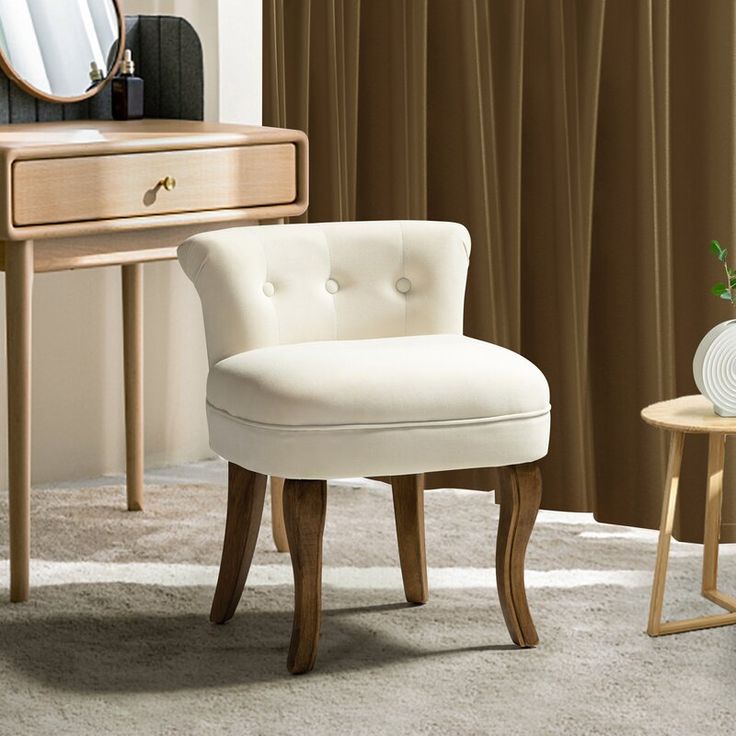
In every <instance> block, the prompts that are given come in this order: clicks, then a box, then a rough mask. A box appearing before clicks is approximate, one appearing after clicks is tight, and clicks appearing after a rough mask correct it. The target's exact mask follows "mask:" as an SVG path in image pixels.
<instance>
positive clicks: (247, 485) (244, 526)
mask: <svg viewBox="0 0 736 736" xmlns="http://www.w3.org/2000/svg"><path fill="white" fill-rule="evenodd" d="M265 497H266V476H265V475H261V474H260V473H254V472H252V471H250V470H246V469H245V468H241V467H240V466H239V465H236V464H235V463H229V464H228V481H227V520H226V522H225V541H224V542H223V544H222V561H221V562H220V574H219V576H218V578H217V589H216V590H215V598H214V600H213V601H212V610H211V612H210V621H212V623H215V624H224V623H225V622H226V621H229V620H230V619H231V618H232V617H233V614H234V613H235V609H236V608H237V607H238V603H239V602H240V596H241V595H242V594H243V587H244V586H245V580H246V578H247V577H248V571H249V570H250V563H251V562H252V560H253V552H254V551H255V548H256V541H257V539H258V529H259V527H260V524H261V517H262V516H263V502H264V500H265Z"/></svg>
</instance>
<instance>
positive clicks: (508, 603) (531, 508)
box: [496, 463, 542, 647]
mask: <svg viewBox="0 0 736 736" xmlns="http://www.w3.org/2000/svg"><path fill="white" fill-rule="evenodd" d="M500 477H501V514H500V519H499V523H498V539H497V542H496V581H497V585H498V597H499V599H500V601H501V609H502V610H503V616H504V618H505V619H506V626H507V627H508V630H509V634H510V635H511V638H512V639H513V641H514V643H515V644H517V645H518V646H520V647H533V646H535V645H536V644H537V643H538V642H539V637H538V636H537V631H536V629H535V628H534V621H532V616H531V613H529V606H528V604H527V600H526V589H525V587H524V557H525V555H526V547H527V543H528V542H529V537H530V536H531V533H532V529H533V527H534V521H535V519H536V518H537V512H538V511H539V504H540V502H541V500H542V475H541V473H540V471H539V467H538V466H537V465H536V463H528V464H525V465H512V466H509V467H508V468H504V469H503V470H502V472H501V473H500Z"/></svg>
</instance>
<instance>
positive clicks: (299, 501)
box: [283, 479, 327, 675]
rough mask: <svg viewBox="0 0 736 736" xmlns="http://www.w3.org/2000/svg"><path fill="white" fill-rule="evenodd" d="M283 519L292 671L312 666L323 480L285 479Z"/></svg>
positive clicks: (319, 593)
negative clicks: (290, 580)
mask: <svg viewBox="0 0 736 736" xmlns="http://www.w3.org/2000/svg"><path fill="white" fill-rule="evenodd" d="M283 500H284V523H285V526H286V536H287V539H288V542H289V552H290V553H291V565H292V568H293V570H294V624H293V627H292V630H291V645H290V646H289V658H288V661H287V664H288V667H289V672H291V673H292V674H294V675H298V674H301V673H303V672H309V670H311V669H312V667H314V662H315V660H316V659H317V649H318V647H319V629H320V616H321V611H322V533H323V531H324V528H325V510H326V508H327V483H326V482H325V481H323V480H291V479H287V480H286V481H285V482H284V496H283Z"/></svg>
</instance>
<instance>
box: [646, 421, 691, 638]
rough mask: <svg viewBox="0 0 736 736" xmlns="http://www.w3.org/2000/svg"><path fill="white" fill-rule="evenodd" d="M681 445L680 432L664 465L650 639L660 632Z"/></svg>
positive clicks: (649, 631) (673, 437)
mask: <svg viewBox="0 0 736 736" xmlns="http://www.w3.org/2000/svg"><path fill="white" fill-rule="evenodd" d="M684 443H685V435H684V434H683V433H682V432H672V434H671V436H670V455H669V460H668V462H667V479H666V480H665V484H664V498H663V499H662V519H661V521H660V525H659V542H658V543H657V561H656V562H655V564H654V580H653V582H652V597H651V600H650V602H649V625H648V626H647V634H649V636H657V635H658V634H659V633H660V632H661V628H662V623H661V622H662V606H663V604H664V589H665V585H666V583H667V563H668V560H669V554H670V542H671V541H672V527H673V525H674V523H675V507H676V505H677V492H678V488H679V485H680V466H681V465H682V448H683V445H684Z"/></svg>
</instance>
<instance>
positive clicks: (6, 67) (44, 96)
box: [0, 0, 125, 105]
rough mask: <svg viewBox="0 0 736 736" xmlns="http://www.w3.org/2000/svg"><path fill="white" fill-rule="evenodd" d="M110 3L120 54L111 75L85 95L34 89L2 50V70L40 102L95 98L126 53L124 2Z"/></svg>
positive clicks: (0, 53) (121, 0)
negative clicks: (116, 26) (115, 23)
mask: <svg viewBox="0 0 736 736" xmlns="http://www.w3.org/2000/svg"><path fill="white" fill-rule="evenodd" d="M110 2H112V4H113V5H114V6H115V12H116V14H117V16H118V28H119V29H120V40H119V41H118V53H117V56H116V57H115V62H114V63H113V65H112V67H111V68H110V73H109V74H108V75H107V76H106V77H105V78H104V79H103V80H102V81H101V82H100V83H99V84H98V85H96V86H95V87H93V88H92V89H90V90H88V91H87V92H85V93H84V94H81V95H77V96H76V97H57V96H56V95H52V94H50V93H49V92H44V91H43V90H41V89H38V87H34V86H33V85H32V84H29V83H28V82H27V81H26V80H25V79H23V78H22V77H20V76H19V75H18V73H17V72H16V71H15V69H14V68H13V65H12V64H11V63H10V61H9V60H8V58H7V57H6V56H5V54H4V53H3V50H2V49H1V48H0V69H2V70H3V72H5V75H6V76H7V77H8V79H10V80H11V81H12V82H14V83H15V84H17V85H18V87H20V88H21V89H22V90H23V91H24V92H27V93H28V94H29V95H33V97H37V98H38V99H39V100H45V101H46V102H56V103H59V104H62V105H63V104H71V103H74V102H82V101H83V100H88V99H90V98H91V97H94V96H95V95H96V94H99V93H100V92H101V91H102V90H103V89H104V88H105V87H106V86H107V84H108V83H109V82H110V80H111V79H112V78H113V77H114V76H115V75H116V74H117V72H118V69H119V68H120V63H121V62H122V60H123V54H124V53H125V15H124V13H123V7H122V5H123V0H110Z"/></svg>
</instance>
